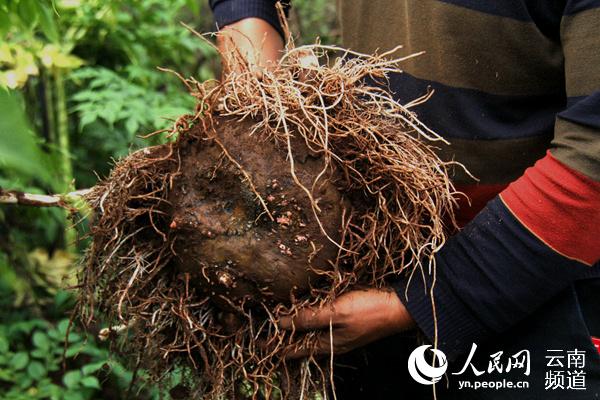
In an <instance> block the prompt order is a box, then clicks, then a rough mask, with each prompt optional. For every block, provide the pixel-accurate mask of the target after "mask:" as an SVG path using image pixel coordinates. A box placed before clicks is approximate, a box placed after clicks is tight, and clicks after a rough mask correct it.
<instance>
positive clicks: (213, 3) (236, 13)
mask: <svg viewBox="0 0 600 400" xmlns="http://www.w3.org/2000/svg"><path fill="white" fill-rule="evenodd" d="M276 3H277V0H209V5H210V7H211V9H212V11H213V15H214V18H215V24H216V27H217V29H221V28H222V27H224V26H226V25H229V24H232V23H234V22H237V21H240V20H242V19H245V18H260V19H263V20H265V21H267V22H268V23H269V24H271V25H272V26H273V27H274V28H275V29H276V30H277V32H279V34H280V35H281V36H282V37H283V35H284V33H283V29H282V28H281V24H280V22H279V16H278V14H277V9H276V7H275V4H276ZM281 3H282V5H283V7H284V10H285V12H286V13H287V12H288V10H289V7H290V4H289V1H282V2H281Z"/></svg>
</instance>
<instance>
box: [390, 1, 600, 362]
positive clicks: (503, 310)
mask: <svg viewBox="0 0 600 400" xmlns="http://www.w3.org/2000/svg"><path fill="white" fill-rule="evenodd" d="M567 3H568V4H567V7H566V8H565V15H564V16H563V18H562V22H561V32H560V35H561V43H562V46H563V53H564V56H565V83H566V92H567V96H568V102H567V103H568V104H567V107H566V108H565V110H563V111H562V112H560V113H558V114H557V117H556V123H555V130H554V140H553V142H552V148H551V149H550V151H549V152H548V153H547V154H546V155H545V157H543V158H542V159H541V160H539V161H538V162H537V163H536V164H535V165H534V166H532V167H530V168H528V169H527V170H526V171H525V173H524V174H523V175H522V176H521V177H519V178H518V179H517V180H515V181H514V182H512V183H511V184H510V185H509V186H508V187H507V188H506V189H505V190H503V191H502V192H501V193H500V195H499V196H497V197H496V198H495V199H494V200H492V201H491V202H490V203H488V205H487V206H486V207H485V208H484V209H483V210H482V211H481V212H480V213H479V214H478V215H477V217H476V218H475V219H474V220H473V221H471V222H470V223H469V224H467V226H466V227H465V228H464V229H463V230H462V231H461V232H460V233H458V234H457V235H455V236H454V237H452V238H451V239H450V240H449V241H448V243H446V245H445V246H444V247H443V249H442V250H441V251H440V252H439V253H438V254H437V256H436V263H437V278H436V281H435V286H434V289H433V298H434V299H435V305H436V315H437V329H438V332H439V335H438V343H439V347H440V348H441V349H442V350H444V351H445V352H446V353H447V355H448V356H449V357H456V356H458V355H460V354H462V353H464V352H465V351H467V350H468V349H469V347H470V345H471V343H473V342H475V343H482V342H485V341H486V339H489V338H490V337H491V336H492V335H497V334H499V333H502V332H504V331H506V330H507V329H509V328H510V327H512V326H514V325H515V324H516V323H518V322H519V321H521V320H523V319H525V318H526V317H527V316H529V315H531V314H532V313H533V312H534V311H535V310H536V309H538V308H539V307H542V306H543V304H544V303H546V302H547V301H548V300H550V299H551V298H552V297H554V296H555V295H557V294H558V293H559V292H561V291H562V290H564V289H566V288H567V287H568V286H570V285H571V284H572V282H573V281H574V280H577V279H582V278H586V277H597V276H600V263H599V262H598V261H599V260H600V51H599V49H600V31H599V30H598V26H597V21H599V20H600V4H598V3H599V2H597V1H568V2H567ZM592 3H593V4H592ZM590 4H592V6H590ZM432 284H433V282H432V281H427V280H426V281H424V282H421V281H420V280H415V281H414V282H411V283H410V285H408V287H407V283H406V282H399V283H398V286H397V291H398V294H399V296H400V298H401V299H402V301H403V302H404V303H405V304H406V306H407V308H408V310H409V312H410V314H411V315H412V316H413V318H414V319H415V320H416V321H417V324H418V325H419V326H420V328H421V329H422V330H423V331H424V332H425V334H426V335H428V336H429V337H430V338H431V339H432V340H433V337H434V334H435V326H434V325H435V324H434V316H433V312H432V310H433V308H432V304H431V300H430V297H429V296H427V295H425V294H426V293H428V290H429V289H431V287H432Z"/></svg>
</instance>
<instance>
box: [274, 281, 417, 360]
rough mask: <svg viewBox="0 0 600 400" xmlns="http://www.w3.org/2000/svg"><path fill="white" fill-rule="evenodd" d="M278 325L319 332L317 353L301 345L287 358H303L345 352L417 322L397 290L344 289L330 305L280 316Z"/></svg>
mask: <svg viewBox="0 0 600 400" xmlns="http://www.w3.org/2000/svg"><path fill="white" fill-rule="evenodd" d="M279 325H280V327H281V328H283V329H287V330H292V329H295V330H296V331H311V330H315V331H318V332H319V333H318V337H317V347H316V350H315V352H314V353H313V352H312V351H311V350H312V349H308V348H301V349H299V350H297V351H295V352H293V353H288V354H287V355H286V357H287V358H300V357H305V356H307V355H309V354H315V355H323V354H329V353H330V352H331V351H332V350H333V353H334V354H342V353H346V352H348V351H350V350H353V349H356V348H358V347H361V346H364V345H366V344H368V343H371V342H374V341H375V340H378V339H382V338H384V337H386V336H390V335H393V334H395V333H399V332H402V331H406V330H408V329H411V328H413V327H414V326H415V322H414V320H413V319H412V318H411V316H410V315H409V314H408V311H407V310H406V307H404V305H403V304H402V302H401V301H400V299H399V298H398V296H397V295H396V293H394V292H392V291H387V290H382V289H367V290H355V291H352V292H348V293H345V294H343V295H341V296H340V297H339V298H337V299H336V300H335V301H334V302H333V304H332V305H331V306H325V307H323V308H304V309H301V310H300V311H299V312H298V315H297V316H295V317H292V316H290V317H283V318H281V319H280V321H279ZM330 330H331V331H330ZM330 338H332V339H333V340H330ZM332 342H333V343H332Z"/></svg>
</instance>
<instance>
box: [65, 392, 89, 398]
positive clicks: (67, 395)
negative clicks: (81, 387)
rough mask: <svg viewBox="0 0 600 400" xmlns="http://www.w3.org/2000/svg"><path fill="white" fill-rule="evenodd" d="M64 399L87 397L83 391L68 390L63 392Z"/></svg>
mask: <svg viewBox="0 0 600 400" xmlns="http://www.w3.org/2000/svg"><path fill="white" fill-rule="evenodd" d="M62 398H63V400H84V399H85V397H84V396H83V394H82V393H79V392H78V391H77V392H71V391H69V392H66V393H63V397H62Z"/></svg>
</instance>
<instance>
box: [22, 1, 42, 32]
mask: <svg viewBox="0 0 600 400" xmlns="http://www.w3.org/2000/svg"><path fill="white" fill-rule="evenodd" d="M18 12H19V17H20V18H21V22H22V23H23V25H25V26H28V27H32V26H34V25H35V24H36V23H37V21H38V17H39V6H38V3H37V1H36V0H20V1H19V11H18Z"/></svg>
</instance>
